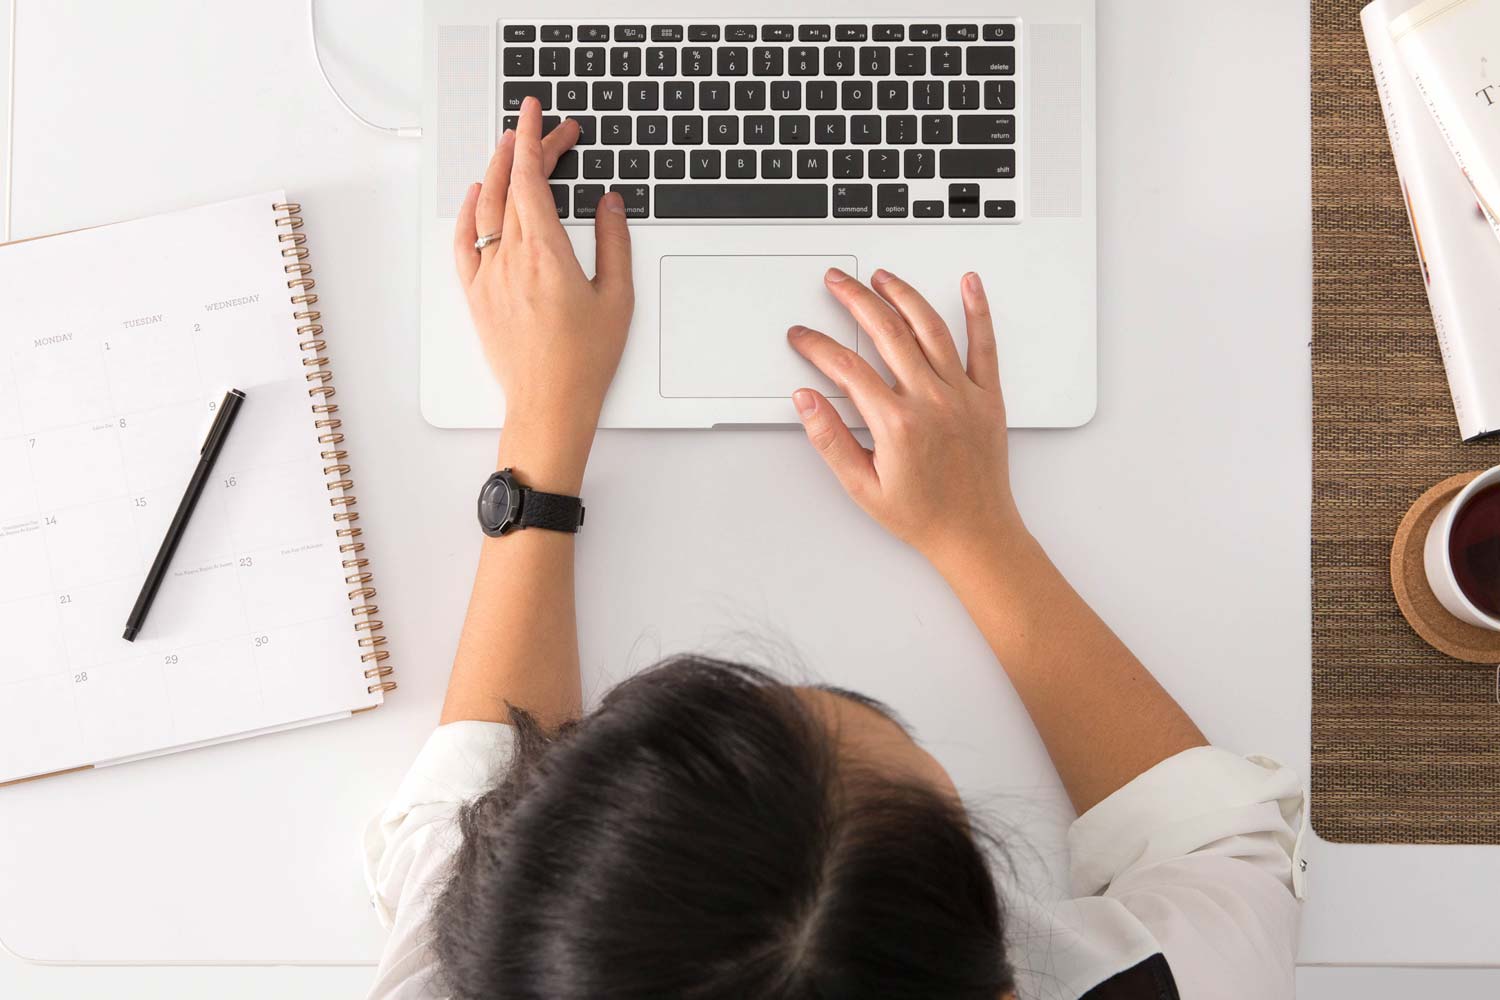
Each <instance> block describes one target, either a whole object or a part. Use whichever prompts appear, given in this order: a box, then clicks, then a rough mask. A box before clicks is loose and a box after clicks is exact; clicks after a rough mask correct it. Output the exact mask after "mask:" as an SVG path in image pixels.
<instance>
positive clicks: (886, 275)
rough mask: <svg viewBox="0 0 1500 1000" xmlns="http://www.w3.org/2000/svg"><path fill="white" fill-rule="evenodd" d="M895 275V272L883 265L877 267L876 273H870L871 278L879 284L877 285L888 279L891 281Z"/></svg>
mask: <svg viewBox="0 0 1500 1000" xmlns="http://www.w3.org/2000/svg"><path fill="white" fill-rule="evenodd" d="M894 277H895V275H894V274H892V273H891V272H889V271H887V270H886V269H885V268H883V267H877V268H876V269H875V273H874V274H872V275H870V278H871V280H873V281H874V282H875V284H877V285H883V284H885V283H886V282H887V281H890V280H891V279H892V278H894Z"/></svg>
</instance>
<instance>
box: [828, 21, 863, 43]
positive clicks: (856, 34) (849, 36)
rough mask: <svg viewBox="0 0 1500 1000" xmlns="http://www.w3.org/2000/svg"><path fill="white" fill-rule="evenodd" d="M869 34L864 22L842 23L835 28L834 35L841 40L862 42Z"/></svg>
mask: <svg viewBox="0 0 1500 1000" xmlns="http://www.w3.org/2000/svg"><path fill="white" fill-rule="evenodd" d="M868 36H869V31H868V29H866V27H865V26H864V25H863V24H841V25H839V26H838V27H836V28H834V29H833V37H834V38H837V39H838V40H839V41H841V42H862V41H864V40H865V39H866V38H867V37H868Z"/></svg>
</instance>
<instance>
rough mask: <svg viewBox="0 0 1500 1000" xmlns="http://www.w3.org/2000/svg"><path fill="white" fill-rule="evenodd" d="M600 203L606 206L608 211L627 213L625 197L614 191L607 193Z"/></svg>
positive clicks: (618, 213)
mask: <svg viewBox="0 0 1500 1000" xmlns="http://www.w3.org/2000/svg"><path fill="white" fill-rule="evenodd" d="M599 204H601V205H603V206H604V210H605V211H606V212H614V213H615V214H616V215H624V214H625V199H624V198H622V197H620V195H619V194H618V193H616V192H614V191H611V192H610V193H609V194H607V195H605V196H604V198H603V199H602V200H601V201H600V202H599Z"/></svg>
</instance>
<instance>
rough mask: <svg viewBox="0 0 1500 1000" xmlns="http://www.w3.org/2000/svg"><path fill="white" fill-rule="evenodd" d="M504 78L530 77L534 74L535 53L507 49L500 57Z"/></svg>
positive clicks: (520, 49) (529, 50)
mask: <svg viewBox="0 0 1500 1000" xmlns="http://www.w3.org/2000/svg"><path fill="white" fill-rule="evenodd" d="M501 58H502V60H503V61H504V75H505V76H532V75H534V74H535V73H536V51H535V50H534V49H526V48H519V49H518V48H507V49H506V50H505V52H504V54H503V55H502V56H501Z"/></svg>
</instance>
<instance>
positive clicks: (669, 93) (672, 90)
mask: <svg viewBox="0 0 1500 1000" xmlns="http://www.w3.org/2000/svg"><path fill="white" fill-rule="evenodd" d="M661 106H662V107H663V108H666V109H667V110H668V111H691V110H693V85H692V84H691V83H685V82H681V81H679V82H677V83H665V84H662V93H661Z"/></svg>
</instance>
